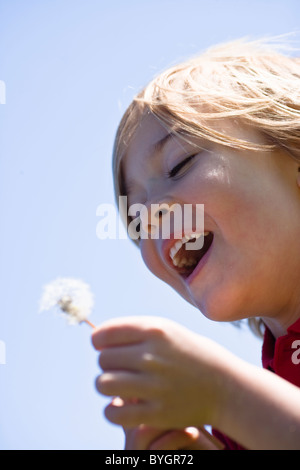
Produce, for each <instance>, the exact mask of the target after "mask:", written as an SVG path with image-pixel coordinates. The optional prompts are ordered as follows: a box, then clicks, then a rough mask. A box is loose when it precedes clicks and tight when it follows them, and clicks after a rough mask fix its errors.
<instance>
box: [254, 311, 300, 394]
mask: <svg viewBox="0 0 300 470" xmlns="http://www.w3.org/2000/svg"><path fill="white" fill-rule="evenodd" d="M297 341H300V318H299V319H298V320H297V321H296V322H295V323H293V324H292V325H291V326H290V327H289V328H288V329H287V334H286V335H283V336H280V337H279V338H277V339H275V338H274V336H273V335H272V333H271V331H270V330H269V329H268V328H266V330H265V334H264V341H263V346H262V365H263V367H264V368H265V369H269V370H271V371H273V372H275V373H276V374H277V375H279V376H280V377H282V378H284V379H286V380H288V381H289V382H291V383H293V384H295V385H297V386H298V387H300V351H299V353H298V354H297V349H298V350H300V347H299V346H298V345H299V343H297ZM298 357H299V361H298V360H297V358H298Z"/></svg>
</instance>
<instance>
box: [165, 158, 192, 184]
mask: <svg viewBox="0 0 300 470" xmlns="http://www.w3.org/2000/svg"><path fill="white" fill-rule="evenodd" d="M196 155H197V154H195V155H190V156H189V157H187V158H185V159H184V160H182V161H181V162H180V163H178V165H175V166H174V168H172V170H171V171H169V173H168V177H169V178H175V177H176V176H177V177H178V176H181V175H180V173H181V174H182V170H183V169H186V166H187V165H188V164H189V163H190V162H191V161H192V160H193V158H194V157H195V156H196Z"/></svg>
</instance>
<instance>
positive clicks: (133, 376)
mask: <svg viewBox="0 0 300 470" xmlns="http://www.w3.org/2000/svg"><path fill="white" fill-rule="evenodd" d="M96 388H97V390H98V392H99V393H101V394H102V395H105V396H110V397H113V396H118V397H121V398H124V399H127V400H130V399H132V398H135V399H142V400H143V399H147V398H148V397H149V394H150V393H151V390H152V385H151V382H150V380H147V379H146V378H144V377H142V375H141V374H139V373H135V372H124V371H113V372H104V373H103V374H102V375H99V377H97V379H96ZM139 424H140V423H139Z"/></svg>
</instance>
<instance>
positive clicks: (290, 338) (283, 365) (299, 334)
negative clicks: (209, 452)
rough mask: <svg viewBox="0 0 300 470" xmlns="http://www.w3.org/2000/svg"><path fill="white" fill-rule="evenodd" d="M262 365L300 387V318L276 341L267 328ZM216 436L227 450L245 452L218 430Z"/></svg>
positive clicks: (214, 432)
mask: <svg viewBox="0 0 300 470" xmlns="http://www.w3.org/2000/svg"><path fill="white" fill-rule="evenodd" d="M262 365H263V367H264V368H265V369H268V370H270V371H272V372H274V373H275V374H277V375H279V376H280V377H282V378H283V379H285V380H287V381H288V382H291V383H292V384H294V385H297V386H298V387H300V318H299V319H298V320H297V321H296V322H295V323H294V324H293V325H292V326H290V327H289V328H288V329H287V334H286V335H284V336H280V337H279V338H277V340H275V338H274V336H273V335H272V333H271V331H270V330H269V329H268V328H266V330H265V334H264V341H263V346H262ZM213 435H214V436H216V437H217V438H218V439H219V440H220V441H221V442H222V443H224V445H225V450H245V449H244V448H243V447H242V446H240V445H239V444H237V443H236V442H234V441H232V440H231V439H229V438H228V437H227V436H225V435H224V434H222V433H220V432H219V431H217V430H213Z"/></svg>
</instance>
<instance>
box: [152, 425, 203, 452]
mask: <svg viewBox="0 0 300 470" xmlns="http://www.w3.org/2000/svg"><path fill="white" fill-rule="evenodd" d="M198 437H199V431H197V429H195V431H194V433H192V432H186V431H185V430H173V431H169V432H167V433H165V434H164V435H162V436H161V437H159V438H158V439H156V440H155V441H153V442H152V443H151V445H150V447H149V450H179V449H184V448H186V447H188V448H189V449H190V448H191V446H192V445H194V444H195V443H196V442H197V439H198ZM197 448H198V447H197Z"/></svg>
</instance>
